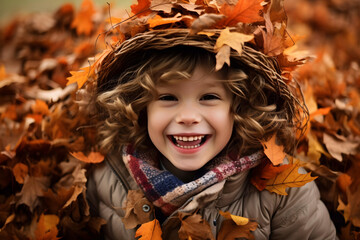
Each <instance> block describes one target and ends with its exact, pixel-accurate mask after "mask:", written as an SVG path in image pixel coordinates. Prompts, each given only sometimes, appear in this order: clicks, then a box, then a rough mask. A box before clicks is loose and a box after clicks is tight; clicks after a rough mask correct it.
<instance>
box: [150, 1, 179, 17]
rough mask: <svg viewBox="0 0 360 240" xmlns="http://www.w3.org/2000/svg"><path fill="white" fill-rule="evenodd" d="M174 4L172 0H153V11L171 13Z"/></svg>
mask: <svg viewBox="0 0 360 240" xmlns="http://www.w3.org/2000/svg"><path fill="white" fill-rule="evenodd" d="M173 7H174V4H173V3H172V1H171V0H152V1H151V10H153V11H162V12H164V13H167V14H169V13H171V11H172V8H173Z"/></svg>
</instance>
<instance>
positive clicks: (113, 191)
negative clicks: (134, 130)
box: [87, 156, 336, 240]
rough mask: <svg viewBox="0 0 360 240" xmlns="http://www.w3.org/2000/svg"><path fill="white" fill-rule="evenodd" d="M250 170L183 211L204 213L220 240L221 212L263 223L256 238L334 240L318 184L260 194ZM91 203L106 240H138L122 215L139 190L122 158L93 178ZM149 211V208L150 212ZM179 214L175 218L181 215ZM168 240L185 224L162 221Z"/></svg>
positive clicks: (210, 190) (193, 200) (106, 164)
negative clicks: (130, 196) (283, 193)
mask: <svg viewBox="0 0 360 240" xmlns="http://www.w3.org/2000/svg"><path fill="white" fill-rule="evenodd" d="M249 173H250V171H245V172H241V173H240V174H237V175H235V176H232V177H229V178H227V179H226V180H224V181H222V182H219V183H216V184H214V185H212V186H211V187H208V188H207V189H205V190H203V191H202V192H200V193H199V194H197V195H195V196H193V197H192V198H191V199H189V200H188V201H187V202H186V203H185V204H183V206H182V207H180V208H179V209H178V210H177V211H182V212H193V211H194V210H195V209H199V214H201V215H202V216H203V218H204V219H205V220H206V221H207V222H208V223H209V224H210V227H211V230H212V232H213V234H214V236H215V237H216V233H217V232H219V230H220V227H221V222H222V221H223V217H221V216H220V215H219V210H222V211H229V212H230V213H231V214H234V215H238V216H243V217H247V218H250V219H253V220H255V221H256V222H257V223H258V228H257V229H256V230H255V231H254V232H253V234H254V236H255V239H256V240H264V239H272V240H284V239H286V240H305V239H313V240H315V239H317V240H333V239H336V231H335V227H334V225H333V223H332V222H331V220H330V217H329V214H328V211H327V209H326V207H325V205H324V204H323V203H322V202H321V200H320V194H319V190H318V188H317V187H316V185H315V183H314V182H310V183H307V184H306V185H304V186H303V187H300V188H290V189H288V195H287V196H281V195H278V194H275V193H270V192H268V191H266V190H264V191H258V190H257V189H256V188H255V187H254V186H253V185H252V184H250V182H249V177H250V174H249ZM87 188H88V191H87V196H88V201H89V204H90V207H91V209H92V213H93V214H96V215H98V216H100V217H102V218H104V219H105V220H106V221H107V224H106V226H105V232H104V234H105V238H106V239H124V240H126V239H135V231H136V229H130V230H129V229H125V227H124V225H123V223H122V221H121V217H122V216H124V208H123V207H124V203H125V200H126V196H127V191H128V190H129V189H138V186H137V184H136V183H135V181H134V180H133V179H132V177H131V176H130V174H129V172H128V171H127V169H126V167H125V166H124V163H123V161H122V159H121V156H120V157H118V156H108V159H107V160H106V162H104V163H102V164H101V165H100V166H98V167H97V168H96V169H95V170H94V172H93V173H92V174H91V177H90V178H89V180H88V186H87ZM144 209H145V210H146V207H145V208H144ZM177 211H176V212H174V213H173V215H175V214H177ZM161 228H162V231H163V239H165V240H168V239H170V240H175V239H178V230H179V228H180V221H179V219H178V218H177V217H173V218H172V217H168V218H167V219H166V220H165V221H164V222H163V223H162V226H161Z"/></svg>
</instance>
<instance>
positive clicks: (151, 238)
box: [135, 219, 162, 240]
mask: <svg viewBox="0 0 360 240" xmlns="http://www.w3.org/2000/svg"><path fill="white" fill-rule="evenodd" d="M161 234H162V231H161V227H160V223H159V221H158V220H157V219H154V220H152V221H150V222H147V223H144V224H142V225H141V226H140V227H139V228H138V230H136V233H135V237H136V238H137V237H140V238H139V240H162V238H161Z"/></svg>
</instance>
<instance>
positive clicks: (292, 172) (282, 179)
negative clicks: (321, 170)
mask: <svg viewBox="0 0 360 240" xmlns="http://www.w3.org/2000/svg"><path fill="white" fill-rule="evenodd" d="M289 165H290V167H289V168H287V169H285V170H284V171H283V172H281V173H279V174H278V175H276V176H275V177H274V178H272V179H270V180H269V181H268V182H267V184H266V187H265V189H267V190H268V191H270V192H274V193H277V194H280V195H287V193H286V191H285V190H286V188H287V187H301V186H303V185H305V184H306V183H308V182H311V181H313V180H314V179H316V178H317V177H311V175H310V173H306V174H301V173H299V172H298V171H299V167H300V162H299V161H297V162H295V163H293V164H289Z"/></svg>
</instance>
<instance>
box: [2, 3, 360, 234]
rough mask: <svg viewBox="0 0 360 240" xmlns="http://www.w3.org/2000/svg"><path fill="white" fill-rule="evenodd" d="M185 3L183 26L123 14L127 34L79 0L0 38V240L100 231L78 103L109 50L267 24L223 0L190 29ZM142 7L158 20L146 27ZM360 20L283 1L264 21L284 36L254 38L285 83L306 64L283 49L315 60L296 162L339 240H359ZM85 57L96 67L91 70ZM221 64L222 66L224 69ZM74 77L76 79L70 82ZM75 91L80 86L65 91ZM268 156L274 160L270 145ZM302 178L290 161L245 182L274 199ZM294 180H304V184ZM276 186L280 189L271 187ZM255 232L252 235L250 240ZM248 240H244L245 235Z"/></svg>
mask: <svg viewBox="0 0 360 240" xmlns="http://www.w3.org/2000/svg"><path fill="white" fill-rule="evenodd" d="M165 2H166V3H167V4H164V3H165ZM186 2H187V1H184V3H179V1H178V3H177V4H176V9H177V10H178V11H179V13H183V12H187V13H188V14H187V16H184V15H185V14H183V15H182V14H175V15H174V16H172V15H171V14H170V13H172V11H171V9H172V7H174V4H172V3H170V2H169V1H162V0H157V1H153V2H152V3H150V1H146V0H144V1H139V3H138V4H134V5H132V7H131V12H132V14H134V13H136V14H137V17H138V18H136V19H135V20H134V21H125V22H123V21H122V20H123V19H126V18H128V17H129V16H126V15H125V17H123V16H121V18H117V17H118V15H122V14H123V13H124V12H122V13H121V14H120V13H119V14H115V13H116V11H115V9H111V8H109V6H104V7H103V8H97V7H95V6H94V5H93V3H92V2H91V1H90V0H84V1H83V3H82V5H81V7H80V8H79V9H75V8H74V6H72V5H71V4H66V5H63V6H61V7H60V8H59V9H58V10H57V11H56V12H55V13H51V14H48V13H43V14H36V15H30V16H22V17H17V18H14V19H13V20H12V21H11V22H10V23H9V24H7V25H6V26H4V27H3V28H1V29H0V34H1V35H0V36H1V37H0V54H1V55H0V114H1V115H0V151H1V152H0V238H1V239H58V238H64V239H94V238H96V236H97V235H98V233H99V230H100V228H101V226H102V225H103V224H104V221H103V220H102V219H100V218H94V217H91V216H90V213H89V206H88V203H87V201H86V198H85V191H86V181H87V176H88V174H89V171H91V165H92V163H97V162H101V161H102V160H103V159H104V157H103V156H102V155H101V154H100V153H99V152H98V151H99V149H98V148H97V144H96V137H95V132H96V131H95V130H96V129H95V127H94V126H95V125H96V123H95V122H93V119H92V118H89V117H88V115H87V114H86V113H87V112H88V109H87V108H88V106H87V105H86V104H84V102H86V101H82V100H84V99H83V98H84V97H86V96H82V95H81V91H78V92H77V91H76V90H77V88H78V87H79V88H80V87H81V86H82V85H84V84H85V82H86V81H87V80H88V79H89V78H91V77H94V76H95V75H96V70H97V69H96V66H97V65H98V64H99V63H100V62H101V60H102V59H104V57H105V56H106V54H108V52H109V51H108V49H109V46H110V48H112V47H115V46H116V44H117V43H119V42H122V41H124V40H125V39H128V38H130V37H131V36H133V35H135V34H136V33H138V32H143V31H144V27H145V26H146V27H147V28H150V29H153V28H154V29H156V28H162V27H163V26H165V27H169V25H174V24H175V25H176V24H177V26H178V25H184V27H188V28H190V27H191V29H192V31H193V34H196V33H199V32H200V31H202V30H203V29H204V28H205V27H206V25H209V24H211V21H213V22H215V21H220V22H218V24H223V25H225V26H231V25H232V22H231V21H235V23H236V22H238V21H241V22H245V23H249V22H256V21H262V20H263V19H262V18H258V15H257V14H255V13H257V12H258V11H259V10H260V8H258V6H259V4H260V3H261V1H255V0H254V1H242V2H248V3H251V2H253V3H254V4H253V5H251V4H247V5H242V6H240V5H241V4H237V5H236V6H235V8H234V6H230V5H231V4H230V2H232V1H220V0H219V1H216V2H218V3H220V2H221V3H222V4H223V5H221V6H222V7H219V11H220V12H221V13H222V14H224V15H226V16H227V18H224V19H219V17H218V15H217V16H216V15H212V13H211V11H212V9H211V8H210V7H209V9H207V10H208V11H209V12H208V13H207V15H206V18H203V19H201V18H197V19H200V20H205V22H203V21H197V22H196V23H197V24H198V25H196V24H194V19H196V17H194V18H192V17H191V16H198V14H199V9H196V8H192V7H191V6H192V5H191V4H186ZM192 2H194V1H192ZM197 2H204V3H205V2H211V1H197ZM161 3H162V4H161ZM227 3H229V5H226V4H227ZM150 4H152V5H150ZM209 6H210V5H209ZM219 6H220V5H219ZM149 7H151V8H152V9H153V10H154V11H157V12H158V13H159V14H156V15H151V14H150V13H149V12H147V9H149ZM236 7H237V8H236ZM241 7H242V8H244V7H247V9H248V10H246V11H245V10H244V9H242V8H241ZM249 9H250V10H252V11H249ZM359 9H360V6H359V3H358V2H357V1H352V0H345V1H338V0H332V1H330V2H329V1H326V0H315V1H309V0H297V1H294V0H289V2H287V4H285V10H286V11H278V12H279V13H281V14H282V15H281V16H272V18H275V19H283V18H284V15H283V14H284V13H285V12H286V14H287V16H288V17H289V19H290V20H291V23H292V25H291V26H292V30H291V31H290V32H287V31H285V30H284V26H282V25H281V21H279V22H278V24H276V25H275V26H272V25H271V24H270V22H269V21H267V20H266V19H265V23H267V26H264V27H263V28H259V29H258V34H259V35H258V36H262V38H255V41H257V43H260V44H262V51H263V52H264V53H266V54H267V55H270V56H277V57H278V60H279V62H280V65H281V64H282V70H283V71H284V75H285V76H286V77H288V78H290V74H289V72H291V71H292V70H293V69H294V67H295V65H298V64H299V61H298V59H303V56H304V54H303V53H301V52H299V51H298V50H297V49H294V48H292V47H291V46H292V45H293V43H294V42H295V41H296V40H298V39H301V38H304V40H303V42H304V44H305V46H306V48H307V49H310V50H312V53H313V55H314V56H316V58H314V60H312V61H310V62H308V63H307V64H305V65H303V66H302V67H301V68H300V69H298V71H297V72H296V74H294V76H296V78H297V79H298V80H299V82H300V84H301V85H302V86H303V89H304V97H305V100H306V103H307V106H308V108H309V111H310V114H311V115H310V123H309V128H308V130H307V132H306V133H305V134H304V135H303V136H302V137H301V139H300V144H299V146H298V151H297V156H296V157H297V158H298V159H300V160H302V162H304V163H305V166H306V167H307V168H308V169H309V170H311V171H312V172H313V173H314V174H316V175H317V176H319V177H318V178H317V180H316V181H317V183H318V185H319V188H320V192H321V195H322V199H323V200H324V201H325V203H326V205H327V207H328V209H329V212H330V213H331V216H332V218H333V221H334V223H335V225H336V227H337V230H338V234H339V236H340V238H341V239H359V238H360V233H359V232H360V231H359V227H360V218H359V216H360V189H359V188H360V187H359V184H360V177H359V176H358V175H357V174H356V173H357V172H358V171H359V170H360V154H359V142H360V136H359V135H360V115H359V109H360V96H359V88H360V71H359V65H358V64H359V57H360V45H359V44H358V43H359V40H360V38H359V34H360V33H359V32H358V31H357V29H358V28H359V27H360V26H359V25H360V19H359V18H360V16H359V15H358V12H359ZM109 10H110V11H109ZM239 11H240V12H242V13H243V14H238V12H239ZM110 12H111V14H110ZM125 13H126V12H125ZM149 14H150V15H151V17H150V18H148V19H147V23H146V25H144V24H142V23H141V21H142V20H141V19H142V18H140V17H141V15H144V16H149ZM170 15H171V16H170ZM238 18H241V19H238ZM134 24H135V25H134ZM204 24H205V25H204ZM235 25H236V24H234V26H233V27H240V28H242V29H243V30H244V31H247V30H249V31H250V30H251V31H252V30H253V29H251V28H249V29H247V28H248V27H249V26H250V25H242V26H239V25H237V26H235ZM104 33H106V34H104ZM109 33H111V34H109ZM294 33H296V34H294ZM205 34H211V33H209V32H208V33H205ZM106 35H108V36H107V37H108V38H107V39H105V37H106ZM285 35H286V36H288V37H286V41H284V42H283V39H285V38H281V37H280V38H279V36H282V37H283V36H285ZM302 35H303V36H302ZM250 40H251V39H249V40H247V41H250ZM244 41H245V40H244ZM242 43H243V42H242ZM232 44H234V43H225V44H223V45H222V46H221V48H222V49H223V50H222V51H229V49H225V48H226V47H224V46H226V45H228V46H231V47H232V48H234V45H232ZM236 44H237V43H235V45H236ZM236 46H237V45H236ZM285 48H286V49H285ZM104 49H105V50H104ZM295 53H296V54H297V55H296V54H295ZM96 54H98V55H96ZM221 54H224V52H221ZM225 55H226V54H225ZM285 55H286V56H287V57H289V56H293V59H292V60H293V61H290V60H289V59H288V58H287V59H286V61H285V58H284V56H285ZM92 56H96V57H95V58H91V59H89V57H92ZM226 61H227V58H223V62H222V64H225V63H226ZM291 62H293V64H294V65H291ZM79 69H82V72H77V71H78V70H79ZM70 72H71V74H70ZM67 79H68V80H69V81H68V80H67ZM72 82H76V83H77V85H78V86H76V84H69V83H72ZM85 100H86V99H85ZM274 141H275V140H274ZM267 144H268V146H267V149H269V148H270V150H271V148H272V147H274V146H275V145H276V144H272V145H269V144H270V142H268V143H267ZM281 154H282V153H281ZM281 154H280V155H281ZM281 159H282V157H281ZM299 166H300V163H299V162H297V161H295V162H294V164H292V165H287V166H285V165H284V167H281V168H273V167H272V165H271V164H270V165H269V164H268V165H266V166H264V168H265V169H267V170H269V171H268V172H272V173H273V175H272V176H271V177H269V178H268V179H267V180H266V181H264V178H262V180H260V179H259V180H254V179H253V182H254V184H255V185H257V187H258V188H259V189H268V190H269V191H276V189H275V188H274V185H276V186H281V190H280V191H279V192H278V194H286V192H285V188H286V187H288V186H293V185H294V181H295V180H290V183H289V184H288V185H286V184H287V183H286V182H285V180H288V179H286V176H288V175H289V174H287V173H289V172H297V169H298V167H299ZM294 169H295V171H293V170H294ZM277 174H279V175H277ZM280 174H282V175H284V177H281V176H282V175H280ZM298 175H301V176H302V177H305V178H307V180H311V177H310V174H308V175H307V174H304V175H302V174H298ZM298 175H296V176H298ZM274 176H275V177H274ZM279 176H280V178H279ZM276 177H277V178H278V179H282V181H281V182H280V183H279V182H274V178H276ZM291 184H292V185H291ZM223 214H224V215H223V216H224V217H225V218H226V219H228V220H229V221H228V222H227V223H228V224H225V225H224V226H225V227H227V228H228V229H226V230H224V231H223V232H224V233H225V232H230V230H231V229H235V228H242V226H243V225H246V224H248V223H246V224H244V223H243V222H242V220H241V221H240V223H239V224H238V222H237V221H238V218H241V217H238V216H233V215H230V214H229V213H223ZM179 218H180V220H181V221H182V222H183V223H184V226H185V225H186V224H188V227H184V229H183V230H182V234H184V239H186V238H188V237H189V236H190V235H188V234H186V231H187V230H188V229H189V228H191V225H193V224H194V223H197V224H200V225H201V224H204V223H203V222H202V220H201V219H197V218H198V215H190V216H188V215H186V216H185V215H184V216H179ZM234 218H236V219H237V220H234ZM231 219H232V220H231ZM148 224H150V225H151V226H148V227H147V225H146V224H143V225H142V226H141V227H140V228H139V233H141V232H142V234H144V231H145V232H146V231H148V230H149V229H150V230H151V229H153V228H154V226H156V225H158V222H157V221H156V220H154V221H152V222H149V223H148ZM236 226H238V227H236ZM255 228H256V226H253V225H251V226H250V225H249V226H248V229H250V230H252V231H253V230H254V229H255ZM247 231H248V230H247ZM142 234H140V235H142ZM150 234H153V233H150ZM155 234H156V233H155ZM160 234H161V233H160ZM179 234H180V232H179ZM228 237H230V238H231V236H228ZM244 237H246V238H249V239H251V235H249V236H244Z"/></svg>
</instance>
